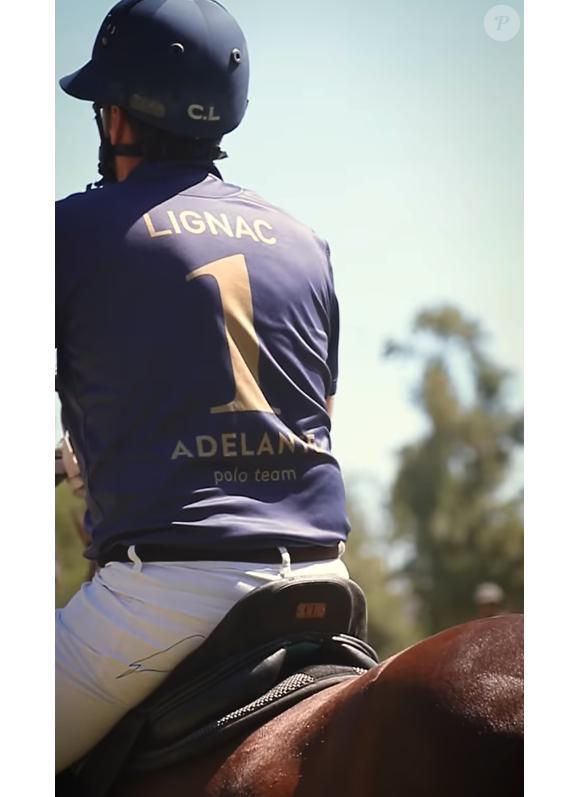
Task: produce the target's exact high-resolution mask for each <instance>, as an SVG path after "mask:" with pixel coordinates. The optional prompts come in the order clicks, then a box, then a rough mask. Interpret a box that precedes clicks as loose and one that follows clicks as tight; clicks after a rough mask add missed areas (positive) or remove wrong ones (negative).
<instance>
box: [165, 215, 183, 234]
mask: <svg viewBox="0 0 580 797" xmlns="http://www.w3.org/2000/svg"><path fill="white" fill-rule="evenodd" d="M167 215H168V216H169V221H170V222H171V226H172V227H173V229H174V230H175V232H176V233H177V234H178V235H181V227H180V226H179V224H178V223H177V219H176V218H175V213H174V212H173V211H172V210H168V211H167Z"/></svg>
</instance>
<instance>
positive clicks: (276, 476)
mask: <svg viewBox="0 0 580 797" xmlns="http://www.w3.org/2000/svg"><path fill="white" fill-rule="evenodd" d="M270 479H271V480H272V481H273V482H279V481H280V471H279V470H273V471H272V473H271V474H270Z"/></svg>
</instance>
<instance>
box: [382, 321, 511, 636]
mask: <svg viewBox="0 0 580 797" xmlns="http://www.w3.org/2000/svg"><path fill="white" fill-rule="evenodd" d="M484 343H485V336H484V334H483V332H482V329H481V327H480V325H479V323H477V322H476V321H474V320H471V319H469V318H466V317H465V316H464V315H462V314H461V313H460V312H459V310H457V309H456V308H454V307H449V306H443V307H438V308H433V309H426V310H423V311H422V312H420V313H419V314H418V315H417V317H416V319H415V323H414V329H413V334H412V335H411V336H410V340H409V341H408V342H406V343H404V344H401V343H398V342H395V341H389V342H388V343H387V344H386V347H385V351H384V356H385V357H387V358H392V357H395V356H402V357H406V358H409V357H414V358H419V361H420V363H421V375H420V379H419V384H418V386H417V388H416V390H415V394H414V397H415V400H416V402H417V404H418V406H419V408H420V409H421V411H422V412H423V414H424V416H425V419H426V421H427V430H426V432H425V434H424V435H423V436H422V437H421V438H420V439H419V440H417V441H416V442H414V443H412V444H410V445H407V446H405V447H404V448H403V449H402V450H401V451H400V452H399V466H398V472H397V475H396V477H395V480H394V482H393V484H392V486H391V489H390V495H389V500H388V507H389V510H390V518H391V524H390V528H389V530H388V538H389V540H390V542H391V543H402V544H404V545H405V546H406V547H407V548H408V549H409V550H410V551H411V554H410V556H409V557H408V559H407V562H406V564H405V565H404V567H403V569H402V572H403V574H404V575H405V576H406V577H407V578H408V580H409V583H410V584H411V586H412V589H413V592H414V594H415V596H416V598H417V599H418V605H419V619H420V621H421V623H422V625H423V629H424V632H425V634H431V633H435V632H437V631H439V630H441V629H443V628H445V627H448V626H450V625H454V624H456V623H459V622H463V621H465V620H467V619H469V618H471V617H472V616H473V611H474V609H473V593H474V589H475V587H476V585H477V584H478V583H480V582H482V581H494V582H497V583H498V584H500V585H501V586H502V588H503V590H504V592H505V596H506V606H507V607H508V608H509V609H510V610H512V611H522V610H523V581H524V561H523V534H524V526H523V497H522V493H520V494H518V495H517V496H516V497H509V498H505V497H502V491H504V492H505V488H506V483H507V479H508V477H509V475H510V472H511V467H512V464H513V459H514V455H515V452H516V450H517V448H518V447H519V446H520V445H523V428H524V423H523V414H522V413H521V412H514V411H512V410H510V409H509V408H508V407H507V401H506V392H507V388H508V381H509V376H510V374H509V373H508V372H507V371H506V370H504V369H503V368H501V367H499V366H498V365H497V364H496V363H494V362H493V361H492V360H491V359H490V358H489V356H488V355H487V354H486V351H485V346H484Z"/></svg>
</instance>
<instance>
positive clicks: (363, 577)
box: [343, 506, 420, 660]
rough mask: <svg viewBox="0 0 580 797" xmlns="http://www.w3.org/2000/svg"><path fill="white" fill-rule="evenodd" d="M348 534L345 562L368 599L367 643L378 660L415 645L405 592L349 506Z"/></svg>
mask: <svg viewBox="0 0 580 797" xmlns="http://www.w3.org/2000/svg"><path fill="white" fill-rule="evenodd" d="M349 517H350V521H351V526H352V529H351V532H350V534H349V537H348V542H347V545H346V552H345V555H344V558H343V560H344V563H345V564H346V566H347V568H348V570H349V573H350V577H351V578H352V579H353V581H356V582H357V584H359V586H360V587H362V589H363V591H364V593H365V596H366V599H367V611H368V642H369V644H370V645H371V646H372V647H373V648H374V649H375V650H376V651H377V653H378V654H379V658H380V659H381V660H383V659H385V658H387V657H388V656H390V655H392V654H394V653H398V652H399V651H400V650H403V649H404V648H406V647H408V646H409V645H411V644H412V643H413V642H416V641H417V640H418V639H419V638H420V637H419V630H418V628H417V626H416V623H415V622H414V619H413V617H412V616H411V613H410V609H409V606H410V601H409V595H408V591H407V592H405V591H402V590H401V589H400V588H397V587H396V584H395V581H394V579H393V577H392V575H391V574H390V573H389V570H388V567H387V564H386V558H385V553H384V550H382V546H380V545H378V544H377V542H376V541H375V540H373V539H372V537H371V536H370V535H369V532H368V529H367V528H366V526H365V524H364V523H363V521H362V518H361V516H360V514H359V513H358V512H357V511H356V510H355V509H354V507H352V506H350V507H349Z"/></svg>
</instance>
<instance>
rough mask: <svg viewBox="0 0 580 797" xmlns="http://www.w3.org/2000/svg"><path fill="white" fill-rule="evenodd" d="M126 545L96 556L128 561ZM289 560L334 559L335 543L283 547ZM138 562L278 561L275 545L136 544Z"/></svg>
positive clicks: (335, 557) (337, 547)
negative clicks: (253, 546) (202, 546)
mask: <svg viewBox="0 0 580 797" xmlns="http://www.w3.org/2000/svg"><path fill="white" fill-rule="evenodd" d="M128 550H129V549H128V548H127V547H126V546H117V547H116V548H112V549H111V550H110V551H108V552H106V553H104V554H102V556H101V557H99V565H100V566H101V567H102V566H103V565H106V564H107V563H108V562H130V561H131V559H130V558H129V555H128ZM286 550H287V551H288V553H289V554H290V561H291V562H319V561H326V560H328V559H337V558H338V554H339V545H338V543H336V544H335V545H303V546H294V547H287V548H286ZM135 553H136V555H137V558H139V559H140V560H141V561H142V562H214V561H215V562H258V563H260V564H273V565H275V564H282V554H281V553H280V550H279V549H278V548H243V549H240V548H219V549H217V548H216V549H214V548H203V549H201V548H174V547H172V546H169V545H146V544H143V545H136V546H135Z"/></svg>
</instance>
